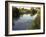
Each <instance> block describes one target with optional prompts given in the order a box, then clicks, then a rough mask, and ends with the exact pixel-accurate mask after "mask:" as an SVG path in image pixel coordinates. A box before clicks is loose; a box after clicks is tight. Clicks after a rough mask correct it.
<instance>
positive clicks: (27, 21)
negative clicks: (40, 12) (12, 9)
mask: <svg viewBox="0 0 46 37" xmlns="http://www.w3.org/2000/svg"><path fill="white" fill-rule="evenodd" d="M13 21H14V25H13V30H28V29H29V28H31V26H32V16H31V15H30V14H23V15H20V17H19V18H18V19H17V20H16V19H13Z"/></svg>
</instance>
